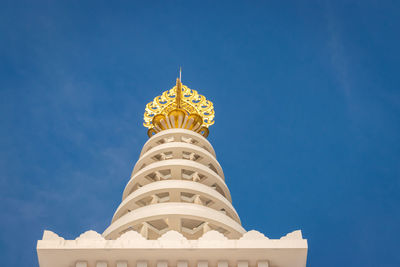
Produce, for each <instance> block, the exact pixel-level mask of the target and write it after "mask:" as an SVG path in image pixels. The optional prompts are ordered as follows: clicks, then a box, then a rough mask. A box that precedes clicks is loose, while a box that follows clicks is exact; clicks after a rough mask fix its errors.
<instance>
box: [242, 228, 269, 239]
mask: <svg viewBox="0 0 400 267" xmlns="http://www.w3.org/2000/svg"><path fill="white" fill-rule="evenodd" d="M260 239H261V240H263V239H269V238H268V237H266V236H265V235H264V234H263V233H260V232H259V231H256V230H251V231H248V232H246V233H244V234H243V236H242V237H241V238H239V240H260Z"/></svg>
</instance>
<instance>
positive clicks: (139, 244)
mask: <svg viewBox="0 0 400 267" xmlns="http://www.w3.org/2000/svg"><path fill="white" fill-rule="evenodd" d="M214 116H215V113H214V108H213V103H212V102H211V101H209V100H207V99H206V98H205V97H204V96H203V95H200V94H199V93H198V92H197V91H196V90H193V89H190V88H188V87H187V86H185V85H183V84H182V82H181V79H180V78H178V79H177V82H176V85H175V86H174V87H173V88H172V89H170V90H167V91H165V92H163V93H162V94H161V95H160V96H157V97H156V98H155V99H154V100H153V101H152V102H150V103H148V104H147V105H146V109H145V114H144V126H145V127H147V128H148V131H147V134H148V136H149V140H148V141H147V142H146V143H145V144H144V146H143V149H142V151H141V154H140V157H139V160H138V161H137V163H136V165H135V167H134V168H133V171H132V174H131V177H130V179H129V181H128V183H127V185H126V187H125V189H124V192H123V194H122V202H121V204H120V205H119V207H118V208H117V209H116V211H115V213H114V216H113V218H112V221H111V224H110V225H109V227H108V228H107V229H106V230H105V231H104V232H103V233H102V234H99V233H97V232H95V231H91V230H90V231H87V232H85V233H83V234H81V235H80V236H79V237H77V238H76V239H75V240H64V238H62V237H60V236H58V235H57V234H55V233H53V232H51V231H44V234H43V238H42V240H39V241H38V243H37V253H38V258H39V265H40V266H41V267H59V266H60V267H61V266H63V267H110V266H116V267H188V266H190V267H228V266H230V267H234V266H235V267H236V266H237V267H249V266H250V267H256V266H257V267H304V266H306V258H307V240H306V239H303V237H302V234H301V231H300V230H297V231H294V232H291V233H289V234H287V235H285V236H283V237H281V238H280V239H269V238H268V237H266V236H265V235H264V234H262V233H260V232H258V231H254V230H252V231H246V230H245V229H244V228H243V226H242V225H241V221H240V218H239V215H238V213H237V212H236V210H235V208H234V207H233V206H232V199H231V195H230V192H229V189H228V187H227V185H226V183H225V177H224V173H223V170H222V168H221V166H220V164H219V162H218V161H217V158H216V153H215V151H214V149H213V147H212V145H211V144H210V142H209V141H208V140H207V139H206V138H207V136H208V134H209V126H211V125H212V124H214ZM259 212H260V216H264V215H263V214H262V212H261V211H259Z"/></svg>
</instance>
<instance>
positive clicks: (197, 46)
mask: <svg viewBox="0 0 400 267" xmlns="http://www.w3.org/2000/svg"><path fill="white" fill-rule="evenodd" d="M0 4H1V8H0V62H1V64H0V123H1V127H0V129H1V131H0V173H1V174H0V211H1V220H0V227H1V232H0V258H1V259H2V262H3V264H4V265H7V266H37V256H36V251H35V246H36V240H38V239H40V238H41V236H42V233H43V230H44V229H49V230H52V231H54V232H56V233H57V234H59V235H60V236H63V237H64V238H67V239H74V238H75V237H77V236H79V235H80V234H81V233H82V232H84V231H86V230H88V229H94V230H96V231H98V232H103V230H104V229H105V228H106V227H107V226H108V225H109V223H110V221H111V218H112V215H113V213H114V211H115V209H116V208H117V206H118V205H119V203H120V201H121V197H122V191H123V188H124V186H125V184H126V183H127V182H128V179H129V175H130V172H131V170H132V168H133V166H134V164H135V162H136V160H137V159H138V156H139V153H140V150H141V147H142V145H143V144H144V142H145V141H146V140H147V136H146V129H145V128H144V127H143V126H142V118H143V112H144V107H145V104H146V103H147V102H149V101H151V100H152V99H153V98H154V97H155V96H156V95H158V94H159V93H160V92H162V91H164V90H166V89H169V88H171V87H172V86H173V85H174V82H175V79H176V77H177V75H178V68H179V66H182V68H183V77H182V78H183V82H184V84H186V85H188V86H189V87H191V88H193V89H197V90H199V91H200V92H201V93H203V94H204V95H206V96H207V98H209V99H210V100H212V101H213V102H214V104H215V111H216V124H215V125H213V126H212V127H211V128H210V136H209V140H210V142H211V143H212V144H213V146H214V148H215V150H216V152H217V157H218V160H219V161H220V163H221V165H222V167H223V168H224V172H225V176H226V182H227V184H228V186H229V188H230V190H231V194H232V198H233V204H234V206H235V208H236V209H237V211H238V213H239V215H240V217H241V219H242V223H243V226H244V227H245V228H246V229H247V230H251V229H256V230H259V231H261V232H263V233H265V235H266V236H268V237H270V238H279V237H281V236H282V235H285V234H286V233H288V232H291V231H293V230H296V229H301V230H302V231H303V235H304V237H305V238H307V239H308V241H309V254H308V266H325V267H329V266H399V265H400V256H399V255H400V254H399V253H398V240H399V238H400V236H399V225H400V212H399V204H400V193H399V190H400V142H399V141H400V140H399V136H400V135H399V134H400V120H399V118H400V91H399V85H400V75H399V63H400V53H399V50H398V49H399V47H400V37H399V36H400V35H399V26H400V16H399V12H400V4H399V2H397V1H367V0H363V1H279V2H278V1H141V2H135V1H4V0H3V1H1V3H0Z"/></svg>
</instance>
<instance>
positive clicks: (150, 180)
mask: <svg viewBox="0 0 400 267" xmlns="http://www.w3.org/2000/svg"><path fill="white" fill-rule="evenodd" d="M122 199H123V201H122V203H121V204H120V206H119V207H118V209H117V211H116V212H115V214H114V218H113V220H112V223H111V225H110V227H108V228H107V230H106V231H105V232H104V234H103V236H104V237H105V238H106V239H116V238H118V237H119V236H121V234H123V233H125V232H126V231H128V230H135V231H137V232H140V233H141V234H142V235H143V236H144V237H146V238H148V239H157V238H159V237H160V236H162V235H163V234H164V233H166V232H168V231H169V230H175V231H177V232H180V233H181V234H182V235H183V236H184V237H186V238H187V239H198V238H199V237H201V236H202V235H203V234H204V233H205V232H207V231H210V230H217V231H218V232H220V233H222V234H224V235H225V236H226V237H228V238H231V239H233V238H240V237H241V236H242V235H243V234H244V233H245V232H246V231H245V230H244V229H243V227H242V226H241V224H240V219H239V216H238V214H237V212H236V210H235V208H234V207H233V206H232V204H231V195H230V193H229V189H228V187H227V186H226V184H225V181H224V173H223V171H222V168H221V166H220V164H219V163H218V161H217V159H216V157H215V152H214V149H213V147H212V146H211V144H210V143H209V142H208V141H207V139H205V138H204V137H203V136H201V135H200V134H198V133H196V132H194V131H192V130H187V129H183V128H179V129H168V130H165V131H162V132H160V133H158V134H156V135H154V136H152V137H151V138H150V139H149V140H148V141H147V142H146V144H145V145H144V147H143V149H142V153H141V155H140V158H139V160H138V161H137V163H136V166H135V168H134V169H133V172H132V177H131V179H130V180H129V182H128V184H127V185H126V187H125V190H124V193H123V197H122Z"/></svg>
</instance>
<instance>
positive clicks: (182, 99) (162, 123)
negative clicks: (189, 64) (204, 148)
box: [143, 78, 214, 137]
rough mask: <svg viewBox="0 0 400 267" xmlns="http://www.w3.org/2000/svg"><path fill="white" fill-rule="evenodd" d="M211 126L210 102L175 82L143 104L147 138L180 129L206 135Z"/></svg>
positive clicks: (212, 120)
mask: <svg viewBox="0 0 400 267" xmlns="http://www.w3.org/2000/svg"><path fill="white" fill-rule="evenodd" d="M213 124H214V107H213V103H212V102H211V101H209V100H207V99H206V98H205V96H203V95H200V94H198V93H197V91H196V90H193V89H190V88H189V87H187V86H186V85H183V84H182V82H181V80H180V79H179V78H178V79H177V80H176V85H175V86H174V87H173V88H171V89H169V90H167V91H165V92H164V93H162V94H161V95H160V96H157V97H156V98H154V100H153V101H152V102H150V103H148V104H147V105H146V109H145V112H144V123H143V125H144V126H145V127H147V128H148V129H149V130H148V131H147V134H148V136H149V137H151V136H153V135H154V134H156V133H158V132H160V131H162V130H167V129H172V128H183V129H189V130H193V131H195V132H198V133H200V134H201V135H203V136H204V137H207V136H208V134H209V130H208V127H209V126H210V125H213Z"/></svg>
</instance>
